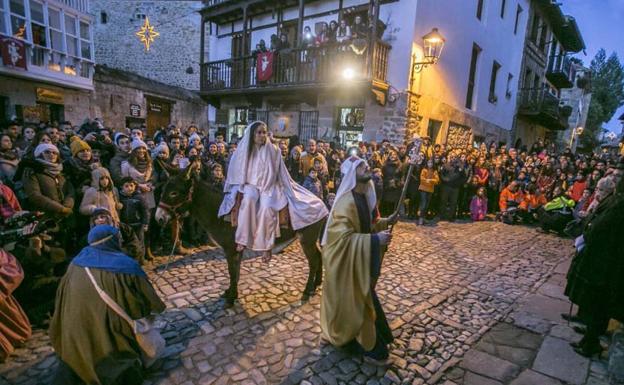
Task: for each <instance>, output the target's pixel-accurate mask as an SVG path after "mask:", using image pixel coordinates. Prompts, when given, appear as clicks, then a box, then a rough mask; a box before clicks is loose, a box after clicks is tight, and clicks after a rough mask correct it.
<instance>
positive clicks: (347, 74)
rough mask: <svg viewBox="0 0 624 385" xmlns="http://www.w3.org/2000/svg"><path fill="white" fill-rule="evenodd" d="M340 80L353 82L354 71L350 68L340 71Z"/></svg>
mask: <svg viewBox="0 0 624 385" xmlns="http://www.w3.org/2000/svg"><path fill="white" fill-rule="evenodd" d="M342 78H343V79H344V80H353V78H355V70H354V69H353V68H352V67H346V68H344V69H343V70H342Z"/></svg>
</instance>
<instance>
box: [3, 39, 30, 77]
mask: <svg viewBox="0 0 624 385" xmlns="http://www.w3.org/2000/svg"><path fill="white" fill-rule="evenodd" d="M0 50H1V51H2V64H4V65H5V66H9V67H15V68H21V69H24V70H26V69H27V68H26V44H24V42H23V41H22V40H19V39H13V38H11V37H2V38H0Z"/></svg>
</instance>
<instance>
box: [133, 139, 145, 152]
mask: <svg viewBox="0 0 624 385" xmlns="http://www.w3.org/2000/svg"><path fill="white" fill-rule="evenodd" d="M139 147H143V148H144V149H146V150H147V149H148V147H147V144H145V142H144V141H142V140H141V139H139V138H136V137H135V138H134V139H132V143H131V144H130V151H134V150H136V149H137V148H139Z"/></svg>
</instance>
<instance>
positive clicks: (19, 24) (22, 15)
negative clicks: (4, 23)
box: [9, 0, 28, 40]
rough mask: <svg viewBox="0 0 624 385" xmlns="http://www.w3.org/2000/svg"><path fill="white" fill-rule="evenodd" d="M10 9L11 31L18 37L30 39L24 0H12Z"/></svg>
mask: <svg viewBox="0 0 624 385" xmlns="http://www.w3.org/2000/svg"><path fill="white" fill-rule="evenodd" d="M9 9H10V11H11V30H10V31H9V33H10V34H11V35H12V36H13V37H16V38H18V39H22V40H28V35H27V31H26V8H25V7H24V0H11V1H10V2H9Z"/></svg>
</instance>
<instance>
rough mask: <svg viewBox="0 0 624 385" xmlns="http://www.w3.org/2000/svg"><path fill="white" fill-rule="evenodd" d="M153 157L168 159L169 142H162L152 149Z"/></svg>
mask: <svg viewBox="0 0 624 385" xmlns="http://www.w3.org/2000/svg"><path fill="white" fill-rule="evenodd" d="M152 158H154V159H164V160H165V161H167V160H168V159H169V146H167V143H165V142H161V143H160V144H159V145H158V146H156V148H155V149H154V151H152Z"/></svg>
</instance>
